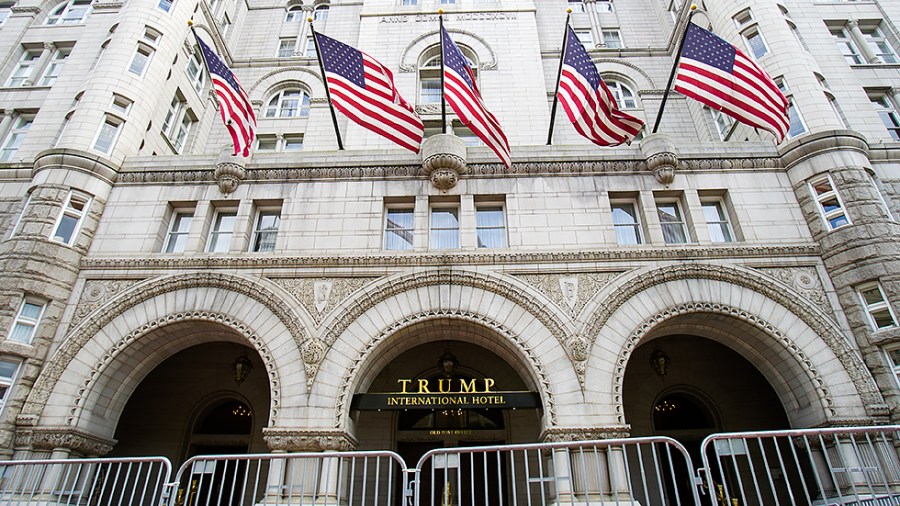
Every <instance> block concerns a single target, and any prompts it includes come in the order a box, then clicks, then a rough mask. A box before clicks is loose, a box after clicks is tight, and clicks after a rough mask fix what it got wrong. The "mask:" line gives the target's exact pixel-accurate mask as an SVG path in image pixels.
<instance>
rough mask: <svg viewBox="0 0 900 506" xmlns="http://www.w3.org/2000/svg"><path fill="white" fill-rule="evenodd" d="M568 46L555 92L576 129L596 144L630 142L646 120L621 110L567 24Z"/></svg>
mask: <svg viewBox="0 0 900 506" xmlns="http://www.w3.org/2000/svg"><path fill="white" fill-rule="evenodd" d="M566 30H567V32H568V33H567V35H566V49H565V53H564V54H563V66H562V74H560V77H559V88H558V89H557V92H556V95H557V96H558V97H559V101H560V102H561V103H562V106H563V108H564V109H565V110H566V114H567V115H568V116H569V121H571V122H572V124H573V125H575V130H577V131H578V133H580V134H581V135H583V136H584V137H586V138H587V139H588V140H590V141H591V142H593V143H594V144H599V145H600V146H616V145H619V144H622V143H623V142H627V143H631V141H632V140H634V136H635V135H637V133H638V132H639V131H640V130H641V128H642V127H643V126H644V121H643V120H641V119H638V118H635V117H634V116H631V115H629V114H625V113H624V112H622V111H620V110H619V107H618V105H617V104H616V100H615V97H613V94H612V92H611V91H610V90H609V88H607V87H606V84H605V83H604V82H603V79H601V78H600V74H599V73H597V67H596V66H595V65H594V62H593V61H591V57H590V56H589V55H588V52H587V51H586V50H585V49H584V46H582V45H581V41H580V40H578V36H577V35H576V34H575V31H574V30H572V27H571V26H568V25H567V26H566Z"/></svg>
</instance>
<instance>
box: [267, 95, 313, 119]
mask: <svg viewBox="0 0 900 506" xmlns="http://www.w3.org/2000/svg"><path fill="white" fill-rule="evenodd" d="M307 116H309V95H307V94H306V92H305V91H303V90H300V89H297V88H289V89H286V90H281V91H279V92H278V93H276V94H275V95H273V96H272V98H271V99H269V102H268V104H267V105H266V114H265V117H267V118H305V117H307Z"/></svg>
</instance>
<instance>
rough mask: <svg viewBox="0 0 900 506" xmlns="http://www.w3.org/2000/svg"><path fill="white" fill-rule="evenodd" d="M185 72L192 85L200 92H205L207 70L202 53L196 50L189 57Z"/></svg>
mask: <svg viewBox="0 0 900 506" xmlns="http://www.w3.org/2000/svg"><path fill="white" fill-rule="evenodd" d="M184 72H185V74H187V76H188V80H189V81H190V82H191V87H192V88H194V91H196V92H197V93H198V94H200V95H202V94H203V88H204V87H205V86H206V71H205V70H204V69H203V62H202V61H200V55H199V54H198V53H197V52H196V51H195V52H193V53H192V54H191V56H190V57H189V58H188V61H187V64H186V65H185V66H184Z"/></svg>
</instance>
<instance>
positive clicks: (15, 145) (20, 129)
mask: <svg viewBox="0 0 900 506" xmlns="http://www.w3.org/2000/svg"><path fill="white" fill-rule="evenodd" d="M32 121H34V117H33V116H19V117H18V118H16V120H15V122H14V123H13V128H12V130H10V132H9V134H8V135H7V136H6V140H5V141H4V142H3V148H2V149H0V162H9V161H11V160H12V159H13V157H14V156H15V155H16V152H17V151H18V150H19V145H21V144H22V139H24V138H25V134H26V133H28V129H29V128H31V123H32Z"/></svg>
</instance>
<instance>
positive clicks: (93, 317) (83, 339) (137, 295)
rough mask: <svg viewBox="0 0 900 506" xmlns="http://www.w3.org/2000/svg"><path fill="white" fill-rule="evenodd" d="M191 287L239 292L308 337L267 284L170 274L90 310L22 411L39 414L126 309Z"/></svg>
mask: <svg viewBox="0 0 900 506" xmlns="http://www.w3.org/2000/svg"><path fill="white" fill-rule="evenodd" d="M192 288H218V289H222V290H227V291H232V292H235V293H239V294H241V295H243V296H245V297H247V299H248V300H253V301H256V302H258V303H260V304H262V305H263V306H265V307H266V308H268V309H269V310H270V311H272V313H273V314H274V315H275V316H276V318H278V320H279V321H280V322H281V323H282V324H283V325H284V326H285V327H287V329H288V331H289V332H290V333H291V336H292V337H293V339H294V341H295V342H296V343H297V345H298V346H300V345H301V344H302V343H303V341H304V340H305V338H306V331H305V330H304V328H303V327H302V326H301V325H300V323H299V321H300V318H299V317H298V316H297V315H296V314H295V313H294V312H293V311H292V310H291V308H290V306H288V305H287V304H286V303H285V301H284V300H282V298H281V297H280V296H279V295H278V294H276V293H274V292H273V291H272V290H270V289H269V288H268V287H266V286H265V285H263V284H261V283H259V282H256V281H253V280H250V279H247V278H244V277H241V276H234V275H231V274H224V273H218V272H212V271H209V272H195V273H189V274H181V275H175V276H167V277H163V278H157V279H152V280H148V281H147V282H144V283H137V284H135V285H133V286H132V287H130V288H129V289H127V290H125V291H124V292H122V293H120V295H119V296H118V297H115V298H113V299H112V300H109V301H107V302H106V303H104V304H101V305H100V306H99V307H97V309H95V310H94V311H93V312H91V313H89V314H88V315H87V316H86V317H85V318H84V319H83V321H82V322H81V323H80V324H78V325H77V326H75V327H73V328H72V329H71V330H70V331H69V333H68V335H67V336H66V338H65V339H64V341H63V343H62V345H61V346H60V347H59V349H58V350H57V351H56V352H55V353H54V355H53V356H52V357H50V358H49V359H48V360H47V362H46V363H45V365H44V370H43V372H42V373H41V375H40V376H38V378H37V380H36V381H35V384H34V387H33V388H32V390H31V393H30V394H29V396H28V399H27V400H26V401H25V405H24V406H23V407H22V414H24V415H37V416H40V415H41V414H42V413H43V411H44V406H45V405H46V403H47V400H48V399H49V398H50V394H51V392H52V391H53V389H54V388H55V387H56V383H57V382H58V381H59V378H60V377H61V376H62V374H63V372H64V371H65V370H66V368H68V366H69V364H70V363H71V362H72V360H73V359H74V358H75V355H76V354H77V353H78V352H79V351H80V350H81V349H82V348H83V347H84V346H85V345H86V344H87V342H88V341H90V339H91V338H92V337H93V336H94V335H95V334H97V332H99V331H100V330H101V329H102V328H103V327H104V326H106V325H107V324H109V323H110V322H111V321H113V320H114V319H115V318H117V317H118V316H119V315H121V314H122V313H124V312H125V311H126V310H128V309H130V308H132V307H134V306H136V305H138V304H140V303H142V302H144V301H147V300H149V299H151V298H153V297H156V296H158V295H162V294H165V293H169V292H174V291H177V290H187V289H192Z"/></svg>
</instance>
